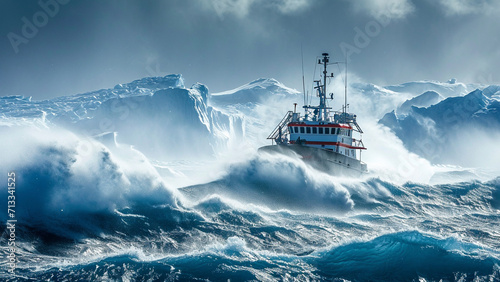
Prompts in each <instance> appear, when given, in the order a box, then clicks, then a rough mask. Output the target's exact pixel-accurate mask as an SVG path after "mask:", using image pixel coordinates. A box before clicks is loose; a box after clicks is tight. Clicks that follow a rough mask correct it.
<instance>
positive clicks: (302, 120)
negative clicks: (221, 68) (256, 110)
mask: <svg viewBox="0 0 500 282" xmlns="http://www.w3.org/2000/svg"><path fill="white" fill-rule="evenodd" d="M338 63H339V62H336V63H335V64H338ZM318 64H319V65H321V67H322V68H323V75H322V77H321V78H320V79H319V80H315V81H314V83H315V86H314V89H315V92H316V96H317V97H319V105H317V106H311V105H308V104H306V103H304V106H303V108H304V114H303V115H301V113H299V112H297V103H294V109H293V111H288V112H287V113H286V114H285V116H284V117H283V119H282V120H281V122H280V123H279V124H278V125H277V126H276V127H275V129H274V130H273V131H272V132H271V134H270V135H269V136H268V137H267V139H270V140H271V142H272V144H271V145H268V146H264V147H261V148H259V152H268V153H279V154H284V155H290V156H298V157H299V158H301V159H302V160H303V161H304V162H305V163H307V164H309V165H311V166H312V167H314V168H316V169H318V170H321V171H324V172H327V173H329V174H331V175H342V176H359V175H361V174H363V173H366V172H367V165H366V163H364V162H362V161H361V152H362V151H363V150H366V149H367V148H366V147H365V146H364V144H363V141H362V138H361V137H358V138H355V136H354V135H356V136H358V135H359V136H362V133H363V130H362V129H361V127H360V126H359V125H358V123H357V121H356V115H355V114H353V113H349V112H348V108H349V106H348V104H347V81H345V84H346V85H345V99H344V103H343V105H342V107H341V110H338V111H333V110H332V107H329V106H328V101H327V100H333V98H334V96H333V94H330V95H329V99H328V98H327V94H326V93H327V82H328V80H329V79H331V78H333V77H334V75H333V73H330V75H329V74H328V71H327V67H328V65H330V64H334V63H330V57H329V54H328V53H323V54H322V56H321V57H319V58H318ZM346 68H347V65H346ZM345 80H347V78H346V79H345ZM302 81H304V80H302ZM304 92H305V91H304ZM305 95H306V94H305V93H304V97H305ZM304 100H305V101H306V100H307V99H304Z"/></svg>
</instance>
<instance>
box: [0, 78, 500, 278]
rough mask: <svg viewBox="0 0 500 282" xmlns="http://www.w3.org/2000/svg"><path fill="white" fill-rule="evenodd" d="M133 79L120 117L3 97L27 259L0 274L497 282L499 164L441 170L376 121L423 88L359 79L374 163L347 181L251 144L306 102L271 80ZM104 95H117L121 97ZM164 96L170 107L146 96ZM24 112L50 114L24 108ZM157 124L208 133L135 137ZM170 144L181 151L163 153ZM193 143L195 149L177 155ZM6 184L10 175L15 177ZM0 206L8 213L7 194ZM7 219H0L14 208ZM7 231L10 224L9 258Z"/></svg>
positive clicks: (356, 86)
mask: <svg viewBox="0 0 500 282" xmlns="http://www.w3.org/2000/svg"><path fill="white" fill-rule="evenodd" d="M165 79H167V78H165ZM168 79H172V77H169V78H168ZM169 81H170V80H169ZM136 85H140V83H136V84H134V85H133V86H130V87H129V86H127V85H125V86H121V87H123V88H122V89H125V90H123V91H126V93H125V92H124V93H121V94H120V95H121V97H120V99H122V100H120V101H121V102H120V103H121V104H119V105H121V106H123V105H131V104H130V103H128V102H130V101H128V100H127V97H128V96H130V97H135V96H134V95H137V96H139V98H137V97H135V98H134V100H132V101H134V102H135V104H134V108H130V109H129V111H130V114H129V115H128V116H127V117H126V118H124V119H121V118H120V116H122V115H123V114H124V111H120V112H119V113H116V112H113V111H112V110H108V111H104V110H103V109H101V110H97V111H93V110H91V107H90V106H89V105H90V103H87V102H86V100H85V99H87V98H85V97H86V96H82V97H80V98H81V99H82V101H81V102H80V104H81V106H78V107H77V108H80V107H81V112H80V113H79V115H77V116H76V117H75V116H70V117H69V119H70V120H71V122H68V120H66V122H61V120H63V119H65V118H68V116H69V115H63V114H61V113H60V112H50V111H49V110H47V108H44V107H48V106H45V105H32V104H29V103H27V102H23V101H17V102H12V103H13V104H11V105H10V106H9V107H10V108H9V109H11V110H12V112H15V113H16V115H17V116H15V115H14V114H11V115H10V116H5V117H3V118H2V123H1V124H0V125H1V126H2V128H1V129H2V130H1V132H0V139H1V140H2V144H5V145H4V146H0V154H1V155H2V156H4V157H5V159H3V160H2V162H1V163H0V168H1V170H2V171H15V172H16V175H17V180H16V181H17V187H18V188H17V191H16V193H17V194H16V199H17V209H16V216H17V220H18V223H17V225H16V236H17V237H16V238H17V242H16V243H17V247H18V249H17V253H16V254H17V258H18V259H19V262H18V264H17V269H16V276H12V275H11V274H10V273H8V272H7V268H8V265H7V264H6V263H5V262H4V261H3V262H2V263H1V264H0V266H1V273H0V277H1V278H2V279H5V280H11V281H15V280H26V279H35V280H47V279H49V280H50V279H52V280H54V279H55V280H66V279H67V280H142V279H151V280H162V281H163V280H181V281H192V280H210V281H221V280H224V281H227V280H228V279H230V280H233V281H244V280H261V281H270V280H271V281H272V280H288V281H307V280H309V281H310V280H334V279H345V280H348V281H365V280H374V281H405V280H406V281H408V280H409V281H411V280H418V279H420V280H425V281H436V280H440V279H443V280H461V281H472V280H474V281H496V280H499V279H500V267H499V265H500V251H499V250H500V243H499V242H500V230H499V229H498V225H499V224H500V178H499V177H500V173H498V170H497V169H498V167H497V164H496V161H495V159H491V160H489V161H487V162H483V163H475V162H470V163H469V164H470V166H468V167H464V166H458V165H457V164H433V163H432V162H430V161H429V160H427V159H426V158H425V157H424V156H420V155H417V154H416V153H412V152H411V151H409V150H408V149H406V147H405V144H404V142H403V141H402V140H400V139H399V138H398V137H397V136H396V134H395V133H394V132H393V131H391V130H390V129H389V128H387V127H385V126H383V125H381V124H380V123H378V121H379V119H381V118H382V117H383V116H384V114H385V113H387V112H390V111H392V110H393V109H396V108H397V107H398V106H399V105H401V104H402V103H403V102H404V101H405V100H407V99H410V98H411V97H413V96H416V95H419V94H421V93H413V92H411V91H409V90H407V91H408V92H402V93H403V94H401V95H400V94H398V92H396V91H393V90H389V88H384V87H380V86H376V85H369V84H364V83H362V82H361V81H357V82H355V83H353V84H351V85H350V88H351V92H352V95H350V102H349V103H350V110H351V111H352V112H354V113H356V114H357V115H358V122H359V124H360V125H361V127H362V129H363V130H364V134H363V141H364V144H365V146H366V147H367V148H368V150H367V151H366V152H363V153H362V158H363V161H364V162H366V163H367V164H368V168H369V172H368V173H367V174H365V175H363V176H362V177H359V178H348V177H336V176H331V175H329V174H327V173H325V172H321V171H318V170H315V169H314V168H313V167H311V166H310V165H308V164H306V163H304V162H302V161H301V160H300V159H299V158H298V157H293V156H281V155H272V154H266V153H258V152H257V149H258V148H259V147H260V146H262V145H266V144H268V143H266V141H268V140H265V138H266V137H267V134H268V133H269V132H271V131H272V130H273V129H274V127H275V126H276V124H277V122H279V120H280V119H281V118H282V117H283V115H284V114H285V113H286V110H292V109H293V108H292V107H293V103H294V102H300V101H302V96H301V95H300V94H298V93H297V92H295V91H291V90H290V89H287V88H284V87H282V85H279V84H277V82H275V81H273V80H257V81H255V82H253V84H252V83H251V84H248V85H246V86H245V87H242V88H241V89H239V91H240V92H237V91H229V92H228V93H219V94H220V95H217V93H215V95H214V93H212V94H211V95H212V96H210V95H208V93H205V92H204V90H203V87H200V86H197V87H194V88H189V89H186V88H184V86H183V85H181V84H179V83H174V84H173V85H174V86H173V88H174V89H173V90H172V89H171V90H168V87H166V89H167V90H161V91H160V92H156V90H151V89H152V87H149V88H148V87H144V86H141V87H142V88H141V87H136ZM155 85H156V84H155ZM168 85H172V84H168ZM127 87H128V88H127ZM169 87H171V86H169ZM429 87H438V86H436V85H431V86H429ZM115 89H116V88H115ZM148 89H149V90H148ZM120 91H121V90H120ZM134 91H135V92H134ZM241 91H242V92H241ZM332 91H335V92H336V93H337V90H335V89H333V90H332ZM139 92H141V93H142V94H138V93H139ZM106 93H107V92H106ZM238 93H239V94H247V95H235V94H238ZM250 94H252V95H250ZM109 95H110V96H109V97H108V96H107V98H105V99H109V100H107V101H108V102H107V103H108V105H110V104H111V103H113V100H112V99H114V97H113V96H112V95H113V94H109ZM127 95H128V96H127ZM140 95H151V96H145V97H144V98H141V97H140ZM156 95H159V96H158V97H155V96H156ZM168 95H172V96H173V97H169V96H168ZM223 95H234V96H226V97H221V96H223ZM94 96H96V94H95V93H94V94H92V95H89V96H88V97H89V98H88V99H94V98H91V97H94ZM217 96H219V97H217ZM340 96H341V95H340ZM249 97H252V99H251V100H248V99H249ZM2 99H3V98H2ZM101 99H103V100H105V99H104V98H101ZM156 99H158V100H161V101H165V103H167V104H168V105H169V106H168V107H165V108H163V107H161V104H158V105H154V103H151V102H150V101H157V100H156ZM4 100H5V99H4ZM9 101H11V100H9ZM68 101H74V97H73V98H68ZM339 101H340V99H338V101H337V100H335V99H334V100H333V102H332V103H333V105H335V107H336V106H338V105H339V104H338V102H339ZM102 102H104V103H105V102H106V101H102ZM6 103H7V102H6ZM9 103H11V102H9ZM59 103H61V101H59ZM92 103H93V102H92ZM335 103H337V104H335ZM20 105H23V107H21V106H20ZM66 105H68V108H71V107H70V106H69V105H70V103H69V102H67V104H66ZM92 105H94V104H92ZM49 106H50V105H49ZM28 107H33V108H36V107H39V109H42V110H43V111H46V114H44V115H42V116H37V115H34V116H30V117H28V114H27V112H26V109H27V108H28ZM172 107H177V108H178V109H179V108H181V109H182V110H183V111H179V112H177V111H173V112H175V114H176V117H172V116H170V115H168V114H166V113H165V111H164V110H165V109H167V110H168V109H172ZM299 107H300V105H299ZM84 110H85V113H84ZM69 112H72V110H71V111H69ZM181 112H182V114H181ZM19 116H23V117H24V118H23V120H22V121H20V120H19ZM138 116H140V117H141V118H140V119H138V118H137V119H136V117H138ZM149 116H150V117H149ZM42 117H45V118H44V119H42ZM104 119H106V121H108V119H109V120H111V121H112V124H113V125H114V127H115V128H116V129H117V132H113V131H111V132H99V134H97V135H92V134H89V130H88V124H99V121H100V120H101V121H102V120H104ZM85 120H89V121H88V122H85ZM146 121H147V122H146ZM173 121H175V122H173ZM152 122H153V123H156V124H153V125H151V126H153V127H154V128H165V130H166V131H168V132H177V131H179V130H186V131H187V132H186V133H185V134H186V135H185V136H190V134H194V132H195V131H202V130H203V131H202V132H203V134H204V135H203V136H204V138H206V139H202V140H201V141H200V140H197V139H193V140H191V139H190V138H188V139H183V140H182V142H184V144H182V145H183V146H176V145H175V142H173V141H172V142H170V141H169V142H170V143H169V144H172V146H170V147H168V148H165V150H164V151H163V152H162V154H161V155H160V154H158V155H154V154H151V153H150V152H149V153H144V152H142V151H141V149H140V148H142V147H145V146H146V145H148V144H159V143H157V142H160V141H161V140H162V138H164V137H165V135H164V134H161V133H158V134H155V135H150V136H143V137H148V138H150V140H147V142H145V143H144V144H141V143H140V141H138V140H141V139H140V138H136V137H134V136H131V135H130V132H132V130H133V129H134V128H139V127H141V126H149V125H150V124H146V123H152ZM68 124H69V125H68ZM176 126H177V128H175V127H176ZM125 127H127V128H128V129H127V131H125V133H121V132H120V129H122V128H125ZM98 128H99V127H98ZM190 130H191V131H190ZM101 131H102V130H101ZM478 134H480V133H478ZM193 136H195V135H193ZM492 136H494V135H492ZM207 140H208V141H207ZM492 140H493V137H492V139H491V140H490V141H492ZM202 141H203V142H210V143H209V144H201V143H200V142H202ZM484 142H486V143H487V142H489V141H488V139H485V140H484ZM492 142H493V141H492ZM186 145H188V146H186ZM189 145H192V146H198V145H200V146H201V145H203V146H205V148H208V147H210V148H211V150H213V151H212V152H208V151H207V150H205V151H204V152H203V154H201V153H200V154H199V157H198V158H192V152H184V151H183V150H188V149H185V148H186V147H187V148H189ZM207 145H209V146H207ZM456 150H459V149H456ZM169 151H172V155H175V157H172V158H169V157H168V156H167V157H165V156H164V155H163V154H167V155H168V152H169ZM184 153H185V154H186V155H189V156H190V158H186V159H182V158H179V156H182V155H183V154H184ZM493 153H496V150H494V151H493ZM0 182H2V183H7V179H6V173H5V174H2V175H1V176H0ZM0 209H1V210H3V211H5V210H7V207H6V201H0ZM0 216H1V221H2V225H3V226H2V227H4V228H5V227H6V226H5V222H6V221H7V214H6V213H4V212H2V213H0ZM7 240H8V237H7V235H6V233H4V234H3V235H2V237H1V240H0V243H1V248H0V252H1V254H2V256H3V257H6V256H7V255H8V254H9V250H8V248H7V247H6V246H7Z"/></svg>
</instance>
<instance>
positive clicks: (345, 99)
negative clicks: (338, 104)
mask: <svg viewBox="0 0 500 282" xmlns="http://www.w3.org/2000/svg"><path fill="white" fill-rule="evenodd" d="M344 83H345V86H344V87H345V93H344V108H345V112H346V113H347V56H346V57H345V80H344Z"/></svg>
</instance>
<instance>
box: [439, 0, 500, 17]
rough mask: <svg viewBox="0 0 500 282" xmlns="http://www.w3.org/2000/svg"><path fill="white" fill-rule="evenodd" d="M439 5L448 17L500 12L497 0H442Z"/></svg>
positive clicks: (499, 4)
mask: <svg viewBox="0 0 500 282" xmlns="http://www.w3.org/2000/svg"><path fill="white" fill-rule="evenodd" d="M439 4H440V5H441V7H442V8H443V9H444V12H445V14H446V15H448V16H454V15H467V14H491V13H496V12H500V2H499V1H497V0H472V1H471V0H440V1H439Z"/></svg>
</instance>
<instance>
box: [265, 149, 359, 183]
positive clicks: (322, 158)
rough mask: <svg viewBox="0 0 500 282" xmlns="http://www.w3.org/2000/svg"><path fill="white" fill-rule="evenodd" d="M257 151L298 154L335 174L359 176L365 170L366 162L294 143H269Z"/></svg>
mask: <svg viewBox="0 0 500 282" xmlns="http://www.w3.org/2000/svg"><path fill="white" fill-rule="evenodd" d="M259 152H267V153H279V154H283V155H288V156H296V155H298V156H299V157H300V158H301V159H302V160H303V161H304V162H305V163H307V164H309V165H311V166H312V167H314V168H315V169H318V170H321V171H324V172H327V173H329V174H332V175H336V176H360V175H362V174H363V173H366V172H367V167H366V164H365V163H363V162H361V161H359V160H357V159H353V158H349V157H347V156H345V155H342V154H339V153H337V152H333V151H329V150H325V149H319V148H313V147H307V146H303V145H296V144H286V145H285V144H282V145H269V146H264V147H261V148H259Z"/></svg>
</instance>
